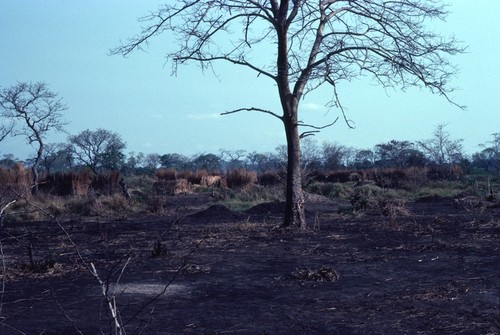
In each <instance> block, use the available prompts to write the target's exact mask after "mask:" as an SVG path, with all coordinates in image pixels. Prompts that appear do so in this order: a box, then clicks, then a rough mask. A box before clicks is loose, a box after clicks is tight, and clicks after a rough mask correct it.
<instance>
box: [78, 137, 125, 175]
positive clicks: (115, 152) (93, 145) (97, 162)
mask: <svg viewBox="0 0 500 335" xmlns="http://www.w3.org/2000/svg"><path fill="white" fill-rule="evenodd" d="M68 140H69V142H70V144H71V152H72V154H73V156H74V158H75V159H76V160H77V161H78V162H80V163H81V164H83V165H84V166H86V167H88V168H90V170H92V172H94V173H95V174H98V173H100V172H102V171H105V170H116V169H119V168H120V167H121V165H122V164H123V161H124V158H125V155H124V154H123V150H124V149H125V147H126V145H125V142H123V141H122V139H121V137H120V135H119V134H117V133H114V132H112V131H109V130H105V129H101V128H99V129H97V130H95V131H91V130H89V129H87V130H84V131H82V132H81V133H80V134H78V135H74V136H70V137H69V139H68Z"/></svg>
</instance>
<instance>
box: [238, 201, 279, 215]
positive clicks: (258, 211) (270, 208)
mask: <svg viewBox="0 0 500 335" xmlns="http://www.w3.org/2000/svg"><path fill="white" fill-rule="evenodd" d="M284 212H285V203H284V202H263V203H261V204H258V205H255V206H253V207H252V208H249V209H247V210H246V211H245V212H244V213H245V214H249V215H282V214H283V213H284Z"/></svg>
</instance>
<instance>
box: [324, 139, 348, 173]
mask: <svg viewBox="0 0 500 335" xmlns="http://www.w3.org/2000/svg"><path fill="white" fill-rule="evenodd" d="M322 150H323V166H324V168H325V169H326V170H335V169H339V168H341V167H345V166H346V165H347V163H348V161H349V158H350V156H351V155H352V152H353V149H352V148H349V147H346V146H345V145H342V144H338V143H329V142H324V143H323V146H322Z"/></svg>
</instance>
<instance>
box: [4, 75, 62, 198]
mask: <svg viewBox="0 0 500 335" xmlns="http://www.w3.org/2000/svg"><path fill="white" fill-rule="evenodd" d="M0 107H1V112H2V116H3V117H4V118H6V119H9V120H12V121H13V122H14V124H13V128H12V135H14V136H24V137H25V138H26V140H27V141H28V143H29V144H36V145H37V151H36V156H35V159H34V160H33V164H32V167H31V170H32V173H33V183H34V188H33V191H34V192H35V193H36V192H37V191H38V178H39V176H38V166H39V165H40V162H41V160H42V155H43V151H44V145H45V143H44V141H45V137H46V136H47V134H48V133H49V132H50V131H53V130H57V131H63V127H64V125H66V123H65V122H64V121H63V119H62V114H61V112H63V111H64V110H66V109H67V107H66V105H64V104H63V103H62V102H61V99H59V98H58V97H57V94H56V93H54V92H52V91H50V90H49V89H48V87H47V84H45V83H43V82H39V83H31V82H30V83H27V82H21V83H18V84H17V85H14V86H12V87H10V88H6V89H3V90H2V91H0ZM7 129H8V128H7Z"/></svg>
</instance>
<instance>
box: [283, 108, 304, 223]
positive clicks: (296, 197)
mask: <svg viewBox="0 0 500 335" xmlns="http://www.w3.org/2000/svg"><path fill="white" fill-rule="evenodd" d="M283 123H284V126H285V132H286V141H287V149H288V163H287V176H286V178H287V180H286V205H285V216H284V219H283V227H287V228H298V229H305V228H306V227H307V224H306V217H305V208H304V193H303V191H302V174H301V167H300V137H299V130H298V126H297V107H292V111H291V112H290V113H289V114H288V116H285V117H284V119H283Z"/></svg>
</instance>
